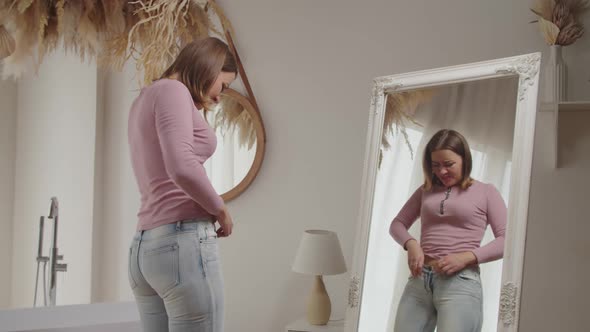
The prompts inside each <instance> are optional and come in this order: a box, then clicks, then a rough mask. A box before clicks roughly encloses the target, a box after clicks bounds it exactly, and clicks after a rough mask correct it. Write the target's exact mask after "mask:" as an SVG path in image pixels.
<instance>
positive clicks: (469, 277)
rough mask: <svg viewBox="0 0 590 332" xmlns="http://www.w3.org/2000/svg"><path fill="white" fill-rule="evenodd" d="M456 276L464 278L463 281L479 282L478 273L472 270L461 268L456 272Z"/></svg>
mask: <svg viewBox="0 0 590 332" xmlns="http://www.w3.org/2000/svg"><path fill="white" fill-rule="evenodd" d="M457 278H459V279H461V280H464V281H468V282H474V283H477V284H481V280H480V278H479V274H478V273H477V272H475V271H473V270H469V269H463V270H461V271H459V273H457Z"/></svg>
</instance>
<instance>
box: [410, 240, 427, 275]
mask: <svg viewBox="0 0 590 332" xmlns="http://www.w3.org/2000/svg"><path fill="white" fill-rule="evenodd" d="M406 249H407V250H408V267H409V268H410V273H412V276H413V277H419V276H421V275H422V267H423V266H424V252H423V251H422V247H420V244H418V241H416V240H414V239H411V240H408V242H406Z"/></svg>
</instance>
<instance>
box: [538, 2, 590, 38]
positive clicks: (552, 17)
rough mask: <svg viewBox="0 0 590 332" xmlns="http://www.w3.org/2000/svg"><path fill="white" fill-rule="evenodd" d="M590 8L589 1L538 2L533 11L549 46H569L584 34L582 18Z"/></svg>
mask: <svg viewBox="0 0 590 332" xmlns="http://www.w3.org/2000/svg"><path fill="white" fill-rule="evenodd" d="M589 8H590V2H589V1H588V0H536V1H535V2H534V4H533V6H532V7H531V11H532V12H533V13H535V15H537V18H538V19H537V20H535V21H533V22H538V23H539V29H540V30H541V34H542V35H543V38H544V39H545V42H546V43H547V44H548V45H561V46H567V45H571V44H573V43H574V42H575V41H576V40H578V39H579V38H580V37H582V35H583V34H584V26H583V25H582V23H581V22H580V16H581V15H582V14H583V13H585V12H586V11H587V10H588V9H589Z"/></svg>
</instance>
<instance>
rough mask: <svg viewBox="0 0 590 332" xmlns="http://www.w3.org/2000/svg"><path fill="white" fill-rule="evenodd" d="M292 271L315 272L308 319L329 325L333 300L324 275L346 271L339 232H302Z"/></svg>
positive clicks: (314, 322)
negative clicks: (323, 277)
mask: <svg viewBox="0 0 590 332" xmlns="http://www.w3.org/2000/svg"><path fill="white" fill-rule="evenodd" d="M293 271H295V272H298V273H303V274H311V275H314V276H315V279H314V284H313V287H312V290H311V294H310V296H309V299H308V302H307V320H308V322H309V323H310V324H312V325H326V324H327V323H328V321H329V320H330V313H331V311H332V304H331V303H330V297H329V296H328V292H326V286H325V285H324V281H323V279H322V276H324V275H334V274H340V273H344V272H346V263H345V262H344V256H343V255H342V248H341V247H340V242H339V241H338V235H337V234H336V233H334V232H332V231H326V230H306V231H305V232H303V236H302V238H301V242H300V243H299V248H298V249H297V254H296V256H295V262H294V263H293Z"/></svg>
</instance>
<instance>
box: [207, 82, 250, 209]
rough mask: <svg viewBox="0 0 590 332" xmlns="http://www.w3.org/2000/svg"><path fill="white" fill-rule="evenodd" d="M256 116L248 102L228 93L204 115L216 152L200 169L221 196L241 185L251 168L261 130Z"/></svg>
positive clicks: (242, 97)
mask: <svg viewBox="0 0 590 332" xmlns="http://www.w3.org/2000/svg"><path fill="white" fill-rule="evenodd" d="M256 113H257V111H256V110H255V108H254V107H253V106H252V104H251V103H250V102H249V101H248V99H246V97H244V96H243V95H241V94H239V93H238V92H237V91H235V90H232V89H227V90H226V91H224V93H223V95H222V97H221V101H220V103H219V104H218V105H217V107H215V108H214V109H213V110H212V111H210V112H208V113H207V121H208V122H209V124H210V125H211V126H212V127H213V128H215V132H216V134H217V149H216V150H215V153H214V154H213V156H211V158H209V159H208V160H207V161H206V162H205V165H204V166H205V169H206V171H207V175H208V176H209V179H210V180H211V183H212V184H213V187H214V188H215V190H216V191H217V192H218V193H220V194H221V195H223V194H226V193H228V192H230V191H231V190H232V189H234V188H236V186H238V185H239V184H240V183H241V182H242V181H244V179H245V178H246V175H247V174H248V173H249V172H250V170H251V169H252V167H253V166H254V160H255V157H256V153H257V146H258V142H257V136H258V135H259V134H258V133H257V129H259V128H262V123H261V122H260V121H259V118H258V117H257V114H256ZM259 130H260V129H259ZM224 198H225V197H224ZM225 200H226V201H227V200H228V199H227V198H225Z"/></svg>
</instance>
